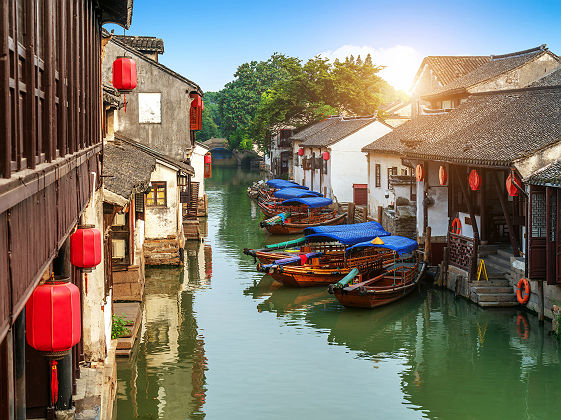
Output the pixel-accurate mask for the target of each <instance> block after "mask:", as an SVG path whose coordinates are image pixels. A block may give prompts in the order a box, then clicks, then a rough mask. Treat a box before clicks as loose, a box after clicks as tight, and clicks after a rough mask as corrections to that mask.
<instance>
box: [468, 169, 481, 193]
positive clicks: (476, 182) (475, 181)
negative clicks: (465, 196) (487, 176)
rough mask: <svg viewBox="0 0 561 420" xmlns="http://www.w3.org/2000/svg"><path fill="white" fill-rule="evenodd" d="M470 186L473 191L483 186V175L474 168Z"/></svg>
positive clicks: (470, 174)
mask: <svg viewBox="0 0 561 420" xmlns="http://www.w3.org/2000/svg"><path fill="white" fill-rule="evenodd" d="M469 186H470V188H471V189H472V190H473V191H478V190H479V188H481V177H480V176H479V173H478V172H477V171H476V170H475V169H472V171H471V172H470V173H469Z"/></svg>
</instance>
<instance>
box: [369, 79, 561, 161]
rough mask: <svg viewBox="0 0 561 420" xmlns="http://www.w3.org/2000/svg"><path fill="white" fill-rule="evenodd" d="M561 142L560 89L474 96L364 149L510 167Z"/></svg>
mask: <svg viewBox="0 0 561 420" xmlns="http://www.w3.org/2000/svg"><path fill="white" fill-rule="evenodd" d="M558 141H561V88H543V89H531V90H527V89H520V90H517V91H508V92H494V93H490V94H483V95H473V96H472V97H470V99H469V100H468V101H467V102H465V103H463V104H461V105H460V106H459V107H458V108H456V109H454V110H452V111H451V112H449V113H445V114H437V115H425V116H420V117H418V118H416V119H414V120H412V121H409V122H406V123H405V124H403V125H401V126H400V127H398V128H396V129H395V130H394V131H393V132H391V133H388V134H386V135H385V136H383V137H381V138H380V139H379V140H377V141H375V142H373V143H371V144H370V145H368V146H366V147H364V148H363V150H364V151H377V152H381V153H394V154H395V153H398V154H403V155H405V156H408V157H413V158H420V159H428V160H444V161H449V162H461V163H466V164H481V165H495V166H508V165H510V164H511V163H512V162H513V161H514V160H515V159H518V158H521V157H524V156H527V155H528V154H531V153H532V152H533V151H535V150H537V149H540V148H542V147H545V146H548V145H550V144H553V143H556V142H558Z"/></svg>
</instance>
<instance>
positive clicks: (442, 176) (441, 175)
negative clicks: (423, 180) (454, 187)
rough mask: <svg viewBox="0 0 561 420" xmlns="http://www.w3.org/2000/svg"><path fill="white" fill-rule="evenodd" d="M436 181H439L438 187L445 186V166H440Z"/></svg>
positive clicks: (446, 178)
mask: <svg viewBox="0 0 561 420" xmlns="http://www.w3.org/2000/svg"><path fill="white" fill-rule="evenodd" d="M438 179H439V180H440V185H446V183H447V182H448V172H447V171H446V166H441V167H440V169H439V170H438Z"/></svg>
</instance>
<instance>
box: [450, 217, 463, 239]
mask: <svg viewBox="0 0 561 420" xmlns="http://www.w3.org/2000/svg"><path fill="white" fill-rule="evenodd" d="M452 233H454V234H456V235H459V234H460V233H462V222H460V219H459V218H458V217H456V218H455V219H454V220H453V221H452Z"/></svg>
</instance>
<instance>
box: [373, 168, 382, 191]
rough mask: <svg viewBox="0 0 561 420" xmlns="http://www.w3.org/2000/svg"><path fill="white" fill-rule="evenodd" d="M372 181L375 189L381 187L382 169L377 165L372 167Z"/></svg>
mask: <svg viewBox="0 0 561 420" xmlns="http://www.w3.org/2000/svg"><path fill="white" fill-rule="evenodd" d="M374 180H375V181H374V182H375V185H376V188H380V187H381V186H382V167H381V166H380V164H379V163H377V164H376V166H375V167H374Z"/></svg>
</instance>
